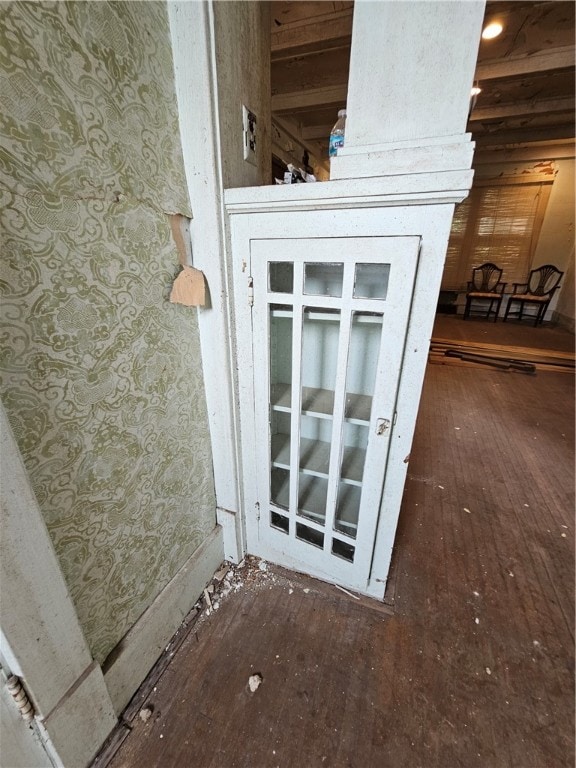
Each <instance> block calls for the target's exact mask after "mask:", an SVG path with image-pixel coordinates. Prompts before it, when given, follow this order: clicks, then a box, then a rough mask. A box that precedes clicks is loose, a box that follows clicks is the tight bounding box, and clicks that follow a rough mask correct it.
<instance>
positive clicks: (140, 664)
mask: <svg viewBox="0 0 576 768" xmlns="http://www.w3.org/2000/svg"><path fill="white" fill-rule="evenodd" d="M223 560H224V544H223V536H222V528H221V526H219V525H217V526H216V527H215V529H214V531H213V532H212V533H211V534H210V536H209V537H208V538H207V539H206V541H205V542H204V543H203V544H201V545H200V546H199V547H198V549H197V550H196V551H195V552H194V553H193V554H192V555H191V556H190V557H189V559H188V560H187V561H186V563H184V565H183V566H182V568H180V570H179V571H178V573H177V574H176V575H175V576H174V578H173V579H172V580H171V581H170V582H169V583H168V584H167V585H166V587H164V589H163V590H162V592H160V594H159V595H158V597H157V598H156V599H155V600H154V602H153V603H152V604H151V605H150V607H149V608H147V609H146V611H145V612H144V613H143V614H142V616H141V617H140V618H139V619H138V621H137V622H136V624H134V626H133V627H132V628H131V629H130V630H129V631H128V632H127V633H126V634H125V635H124V637H123V638H122V640H121V641H120V642H119V643H118V645H117V646H116V647H115V648H114V649H113V650H112V652H111V653H110V655H109V656H108V658H107V659H106V661H105V662H104V664H103V669H104V681H105V683H106V687H107V688H108V692H109V694H110V698H111V699H112V704H113V705H114V709H115V711H116V714H117V715H120V713H121V712H122V710H123V709H124V708H125V706H126V705H127V704H128V702H129V701H130V699H131V698H132V696H133V695H134V693H135V691H136V690H137V689H138V687H139V685H140V683H141V682H142V681H143V680H144V678H145V677H146V675H147V674H148V672H149V671H150V669H151V668H152V667H153V665H154V664H155V662H156V660H157V659H158V657H159V656H160V654H161V653H162V651H163V650H164V648H165V647H166V645H167V644H168V641H169V640H170V638H171V637H172V635H173V634H174V633H175V632H176V630H177V629H178V627H179V626H180V624H181V622H182V620H183V618H184V617H185V616H186V614H187V613H188V612H189V611H190V609H191V608H192V606H193V605H194V603H195V602H196V600H197V599H198V597H199V596H200V595H201V593H202V590H203V589H204V587H205V586H206V584H207V583H208V582H209V581H210V579H211V578H212V576H213V575H214V573H215V571H216V570H217V569H218V566H219V565H220V564H221V563H222V561H223Z"/></svg>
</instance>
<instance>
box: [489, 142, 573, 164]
mask: <svg viewBox="0 0 576 768" xmlns="http://www.w3.org/2000/svg"><path fill="white" fill-rule="evenodd" d="M575 149H576V147H575V145H574V142H573V141H567V142H562V143H559V142H557V141H556V142H554V141H551V142H550V143H546V144H541V145H538V146H536V145H532V146H527V147H518V148H514V149H497V148H495V147H492V148H491V149H489V150H482V149H481V150H480V151H477V152H475V153H474V165H475V166H478V165H495V164H498V163H506V162H514V163H517V162H528V161H532V160H562V159H569V158H573V157H574V156H575V155H576V152H575Z"/></svg>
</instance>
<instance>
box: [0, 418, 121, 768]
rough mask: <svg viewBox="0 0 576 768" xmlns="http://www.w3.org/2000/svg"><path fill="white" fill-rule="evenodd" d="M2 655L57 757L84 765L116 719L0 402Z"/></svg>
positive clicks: (59, 762)
mask: <svg viewBox="0 0 576 768" xmlns="http://www.w3.org/2000/svg"><path fill="white" fill-rule="evenodd" d="M0 446H1V455H2V482H1V485H0V509H1V512H2V517H1V534H2V535H1V537H0V585H1V594H0V596H1V602H0V628H1V656H2V661H3V664H5V665H6V666H7V667H8V668H9V672H10V673H12V674H15V675H18V677H20V678H21V679H22V682H23V684H24V687H25V688H26V691H27V693H28V695H29V697H30V698H31V700H32V702H33V705H34V709H35V712H36V718H35V722H36V725H37V726H38V727H39V730H40V734H41V738H42V740H43V742H44V745H45V747H46V749H47V751H48V752H49V754H50V755H51V757H52V759H53V761H54V763H55V764H56V765H65V766H72V765H74V766H78V768H81V766H85V765H88V763H89V762H90V760H91V759H92V758H93V756H94V755H95V753H96V752H97V750H98V749H99V748H100V745H101V744H102V742H103V741H104V740H105V739H106V737H107V736H108V734H109V733H110V731H111V730H112V729H113V728H114V726H115V725H116V715H115V714H114V709H113V707H112V702H111V700H110V697H109V695H108V691H107V689H106V685H105V683H104V678H103V676H102V670H101V669H100V666H99V665H98V664H97V662H95V661H94V660H93V659H92V656H91V654H90V651H89V649H88V645H87V643H86V640H85V638H84V635H83V633H82V629H81V627H80V623H79V621H78V617H77V615H76V610H75V607H74V604H73V602H72V598H71V597H70V593H69V591H68V587H67V585H66V582H65V580H64V576H63V574H62V571H61V570H60V565H59V562H58V558H57V556H56V553H55V551H54V547H53V545H52V541H51V539H50V535H49V533H48V530H47V528H46V524H45V523H44V519H43V517H42V513H41V512H40V508H39V506H38V502H37V500H36V497H35V495H34V491H33V490H32V487H31V485H30V480H29V478H28V474H27V472H26V469H25V467H24V463H23V461H22V457H21V455H20V451H19V450H18V446H17V444H16V441H15V439H14V436H13V434H12V430H11V428H10V425H9V423H8V419H7V417H6V413H5V411H4V408H3V406H2V405H0Z"/></svg>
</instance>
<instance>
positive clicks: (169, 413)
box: [0, 2, 215, 661]
mask: <svg viewBox="0 0 576 768" xmlns="http://www.w3.org/2000/svg"><path fill="white" fill-rule="evenodd" d="M0 15H1V27H0V61H1V73H0V92H1V94H2V110H1V113H0V125H1V141H0V173H1V183H2V188H1V191H0V205H1V208H2V214H1V215H2V253H1V259H0V291H1V293H0V297H1V313H2V318H1V322H2V325H1V330H0V347H1V350H0V354H1V357H0V387H1V389H0V391H1V396H2V401H3V403H4V406H5V408H6V411H7V413H8V417H9V419H10V422H11V425H12V427H13V430H14V433H15V436H16V440H17V442H18V445H19V447H20V450H21V452H22V455H23V458H24V462H25V464H26V467H27V470H28V473H29V476H30V479H31V482H32V485H33V488H34V490H35V493H36V496H37V499H38V502H39V504H40V508H41V510H42V513H43V516H44V519H45V521H46V524H47V526H48V529H49V531H50V535H51V537H52V540H53V542H54V544H55V547H56V551H57V554H58V556H59V559H60V563H61V566H62V569H63V572H64V575H65V577H66V580H67V582H68V585H69V588H70V591H71V595H72V598H73V600H74V603H75V605H76V609H77V612H78V615H79V619H80V622H81V624H82V627H83V629H84V632H85V634H86V637H87V640H88V643H89V645H90V648H91V650H92V653H93V655H94V657H95V658H96V659H97V660H98V661H102V660H103V659H104V658H105V657H106V656H107V654H108V653H109V652H110V650H111V649H112V648H113V647H114V646H115V645H116V644H117V642H118V641H119V640H120V639H121V638H122V636H123V635H124V634H125V633H126V631H127V630H128V629H129V628H130V627H131V626H132V625H133V624H134V622H135V621H136V619H137V618H138V617H139V616H140V615H141V614H142V613H143V611H144V610H145V609H146V608H147V607H148V606H149V605H150V603H151V602H152V600H153V599H154V598H155V597H156V596H157V595H158V593H159V592H160V590H161V589H162V588H163V587H164V586H165V585H166V584H167V582H168V581H169V580H170V579H171V578H172V577H173V576H174V574H175V573H176V571H177V570H178V569H179V568H180V567H181V566H182V565H183V563H184V562H185V560H186V559H187V558H188V557H189V556H190V555H191V554H192V552H193V551H194V550H195V549H196V548H197V547H198V546H199V545H200V544H201V543H202V541H203V540H204V539H205V538H206V536H207V535H208V534H209V533H210V531H212V530H213V528H214V525H215V497H214V487H213V479H212V456H211V447H210V438H209V432H208V420H207V413H206V405H205V400H204V388H203V379H202V369H201V360H200V344H199V337H198V327H197V315H196V311H195V310H191V309H188V308H186V307H182V306H179V305H173V304H170V303H169V302H168V295H169V291H170V287H171V283H172V280H173V278H174V276H175V274H176V272H177V265H178V256H177V252H176V248H175V246H174V244H173V242H172V239H171V234H170V226H169V221H168V218H167V216H166V213H167V212H180V213H183V214H186V215H190V213H191V212H190V204H189V201H188V198H187V191H186V190H187V187H186V183H185V178H184V170H183V162H182V157H181V148H180V143H179V129H178V115H177V107H176V97H175V93H174V83H173V71H172V58H171V48H170V36H169V28H168V19H167V12H166V6H165V4H164V3H161V2H142V3H140V2H70V3H68V2H42V3H32V2H30V3H23V2H13V3H2V4H0Z"/></svg>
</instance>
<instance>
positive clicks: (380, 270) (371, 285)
mask: <svg viewBox="0 0 576 768" xmlns="http://www.w3.org/2000/svg"><path fill="white" fill-rule="evenodd" d="M389 278H390V264H356V271H355V273H354V298H355V299H385V298H386V295H387V293H388V280H389Z"/></svg>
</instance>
